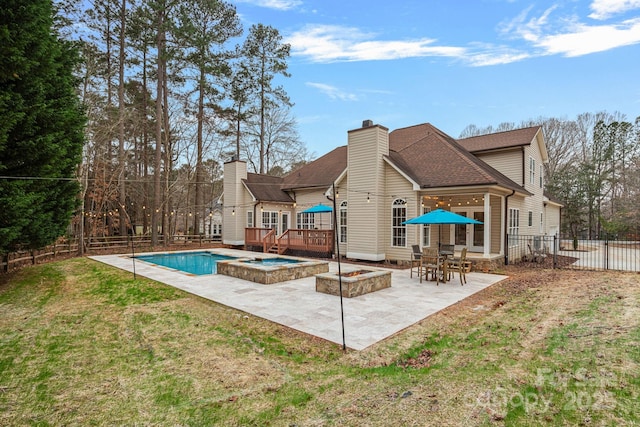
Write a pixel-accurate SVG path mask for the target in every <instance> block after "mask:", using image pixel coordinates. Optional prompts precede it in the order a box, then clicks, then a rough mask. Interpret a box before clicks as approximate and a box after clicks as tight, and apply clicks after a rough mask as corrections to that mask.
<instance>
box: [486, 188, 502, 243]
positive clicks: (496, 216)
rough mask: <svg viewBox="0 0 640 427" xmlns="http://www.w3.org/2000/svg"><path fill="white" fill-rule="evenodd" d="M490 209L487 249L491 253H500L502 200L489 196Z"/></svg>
mask: <svg viewBox="0 0 640 427" xmlns="http://www.w3.org/2000/svg"><path fill="white" fill-rule="evenodd" d="M489 204H490V209H491V219H490V220H489V224H490V226H491V242H490V247H489V251H490V252H491V253H492V254H498V253H500V248H501V243H502V242H501V240H502V233H501V230H502V200H501V197H498V196H490V200H489Z"/></svg>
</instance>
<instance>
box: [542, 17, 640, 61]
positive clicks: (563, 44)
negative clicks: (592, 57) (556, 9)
mask: <svg viewBox="0 0 640 427" xmlns="http://www.w3.org/2000/svg"><path fill="white" fill-rule="evenodd" d="M636 43H640V18H636V19H632V20H628V21H624V22H622V23H620V24H612V25H598V26H589V25H584V24H577V25H576V26H575V27H574V28H571V31H568V32H565V33H561V34H554V35H545V36H542V37H540V38H539V40H538V41H537V42H536V43H535V44H536V45H537V46H539V47H542V48H543V49H544V50H545V52H546V53H547V54H563V55H565V56H581V55H588V54H590V53H595V52H603V51H606V50H610V49H615V48H617V47H621V46H628V45H632V44H636Z"/></svg>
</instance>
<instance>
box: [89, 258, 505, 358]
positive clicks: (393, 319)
mask: <svg viewBox="0 0 640 427" xmlns="http://www.w3.org/2000/svg"><path fill="white" fill-rule="evenodd" d="M194 251H195V250H194ZM200 251H201V250H200ZM180 252H190V251H189V250H184V251H180ZM215 252H216V253H223V254H237V255H232V256H246V257H247V258H251V254H253V255H257V256H262V257H263V256H265V255H266V254H261V253H256V252H248V251H240V250H235V249H226V248H225V249H219V250H218V249H215ZM89 258H91V259H93V260H95V261H99V262H102V263H105V264H108V265H111V266H113V267H116V268H120V269H123V270H126V271H129V272H133V269H134V263H133V262H132V260H131V255H130V254H129V255H126V254H118V255H97V256H90V257H89ZM366 268H367V269H375V270H387V271H390V272H391V277H392V278H391V287H390V288H386V289H381V290H379V291H376V292H372V293H368V294H365V295H361V296H358V297H355V298H346V299H343V302H342V305H343V310H342V312H341V309H340V307H341V302H340V298H338V297H336V296H334V295H328V294H324V293H319V292H316V291H315V277H307V278H302V279H296V280H290V281H286V282H280V283H276V284H273V285H269V286H264V285H261V284H259V283H254V282H250V281H247V280H242V279H237V278H234V277H230V276H224V275H220V274H210V275H200V276H197V275H186V274H183V273H180V272H177V271H170V270H167V269H162V268H159V267H156V266H153V265H149V264H144V263H135V272H136V274H139V275H140V276H144V277H147V278H149V279H153V280H156V281H158V282H161V283H165V284H167V285H169V286H173V287H175V288H178V289H182V290H184V291H185V292H189V293H191V294H194V295H198V296H200V297H202V298H206V299H209V300H211V301H215V302H217V303H220V304H223V305H225V306H228V307H232V308H235V309H238V310H241V311H243V312H245V313H248V314H251V315H255V316H258V317H261V318H264V319H267V320H270V321H273V322H276V323H279V324H281V325H284V326H287V327H290V328H292V329H296V330H298V331H301V332H304V333H307V334H310V335H313V336H316V337H319V338H322V339H325V340H328V341H331V342H334V343H336V344H339V345H342V343H343V340H342V337H343V329H342V324H341V317H342V315H343V316H344V338H345V341H344V342H345V344H346V346H347V347H349V348H351V349H354V350H363V349H365V348H367V347H369V346H371V345H373V344H375V343H377V342H379V341H382V340H384V339H385V338H388V337H390V336H392V335H394V334H396V333H398V332H400V331H402V330H404V329H405V328H407V327H409V326H411V325H413V324H415V323H417V322H420V321H421V320H424V319H425V318H427V317H428V316H430V315H432V314H434V313H436V312H438V311H440V310H442V309H444V308H446V307H448V306H450V305H452V304H455V303H457V302H458V301H461V300H463V299H464V298H467V297H468V296H470V295H473V294H474V293H476V292H479V291H481V290H483V289H485V288H487V287H489V286H491V285H493V284H495V283H497V282H499V281H501V280H504V279H506V278H507V276H503V275H496V274H486V273H476V272H471V273H467V284H465V285H464V286H460V284H459V282H458V281H455V280H453V281H450V282H448V283H445V284H443V283H440V285H439V286H436V284H435V282H429V281H423V282H422V283H420V282H419V279H418V278H417V277H413V278H410V277H409V270H408V269H405V270H402V269H385V268H378V267H369V266H367V267H366ZM350 269H352V270H358V269H362V266H361V265H357V264H349V263H348V262H341V271H342V272H343V273H344V272H347V271H349V270H350ZM329 271H330V272H337V271H338V264H337V262H335V261H330V262H329Z"/></svg>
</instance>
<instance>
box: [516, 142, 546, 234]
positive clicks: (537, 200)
mask: <svg viewBox="0 0 640 427" xmlns="http://www.w3.org/2000/svg"><path fill="white" fill-rule="evenodd" d="M524 155H525V174H524V176H525V178H526V179H525V186H524V188H525V189H526V190H527V191H529V192H531V193H533V195H532V196H529V197H527V198H526V199H525V200H524V203H523V209H522V211H521V212H520V215H521V217H520V220H521V222H522V224H521V227H520V234H527V235H538V234H541V233H540V213H543V210H544V196H543V189H542V188H540V180H539V173H540V165H541V164H542V156H541V154H540V148H539V146H538V144H532V145H528V146H526V147H525V150H524ZM530 158H533V159H534V160H535V170H534V172H535V178H534V182H533V183H531V182H530V181H529V165H530V163H529V159H530ZM529 211H531V212H532V213H533V222H532V224H531V226H529V222H528V219H529ZM523 214H524V215H523Z"/></svg>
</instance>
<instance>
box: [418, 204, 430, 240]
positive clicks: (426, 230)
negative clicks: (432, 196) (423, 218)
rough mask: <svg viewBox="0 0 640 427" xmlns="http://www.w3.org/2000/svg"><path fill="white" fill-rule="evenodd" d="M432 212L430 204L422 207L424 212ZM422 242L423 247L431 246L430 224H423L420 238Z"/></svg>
mask: <svg viewBox="0 0 640 427" xmlns="http://www.w3.org/2000/svg"><path fill="white" fill-rule="evenodd" d="M429 212H431V208H430V207H429V206H423V207H422V214H423V215H424V214H426V213H429ZM420 243H421V245H422V247H423V248H428V247H430V246H431V226H430V225H429V224H424V225H423V226H422V237H421V239H420Z"/></svg>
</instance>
